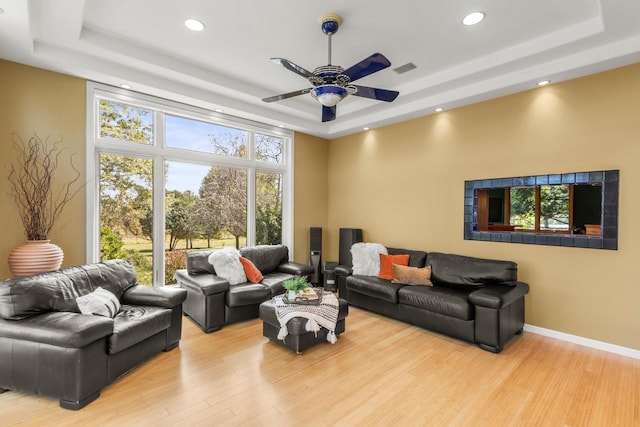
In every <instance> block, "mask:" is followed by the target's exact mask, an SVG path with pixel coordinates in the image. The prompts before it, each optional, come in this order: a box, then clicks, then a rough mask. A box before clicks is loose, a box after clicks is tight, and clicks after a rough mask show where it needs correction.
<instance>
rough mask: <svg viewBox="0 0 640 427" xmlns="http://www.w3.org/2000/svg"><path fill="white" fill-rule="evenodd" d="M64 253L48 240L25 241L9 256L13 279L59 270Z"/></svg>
mask: <svg viewBox="0 0 640 427" xmlns="http://www.w3.org/2000/svg"><path fill="white" fill-rule="evenodd" d="M63 258H64V253H63V252H62V249H60V247H59V246H58V245H55V244H53V243H51V241H49V240H27V242H26V243H25V244H23V245H21V246H18V247H17V248H15V249H14V250H13V251H11V254H10V255H9V268H10V269H11V273H12V274H13V276H14V277H18V276H29V275H31V274H36V273H43V272H45V271H53V270H57V269H59V268H60V266H61V265H62V259H63Z"/></svg>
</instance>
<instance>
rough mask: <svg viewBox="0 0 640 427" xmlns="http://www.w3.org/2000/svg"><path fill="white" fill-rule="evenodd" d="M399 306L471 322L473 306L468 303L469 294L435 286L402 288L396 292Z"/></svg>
mask: <svg viewBox="0 0 640 427" xmlns="http://www.w3.org/2000/svg"><path fill="white" fill-rule="evenodd" d="M398 298H399V301H400V304H405V305H410V306H413V307H416V308H421V309H424V310H427V311H431V312H433V313H438V314H442V315H445V316H450V317H455V318H457V319H461V320H472V319H473V316H474V311H473V306H472V305H471V304H470V303H469V292H467V291H463V290H458V289H451V288H445V287H441V288H439V287H435V286H403V287H402V288H401V289H400V290H399V291H398Z"/></svg>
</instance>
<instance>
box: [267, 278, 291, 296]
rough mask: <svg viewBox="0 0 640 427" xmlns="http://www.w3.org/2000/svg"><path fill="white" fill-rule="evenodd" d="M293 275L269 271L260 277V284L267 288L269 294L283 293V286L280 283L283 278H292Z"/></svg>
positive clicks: (282, 281)
mask: <svg viewBox="0 0 640 427" xmlns="http://www.w3.org/2000/svg"><path fill="white" fill-rule="evenodd" d="M293 277H294V276H293V275H292V274H287V273H269V274H267V275H265V276H264V278H263V279H262V282H261V283H262V284H263V285H265V286H266V287H268V288H269V290H270V291H271V296H272V297H273V296H276V295H280V294H283V293H284V286H282V284H283V283H284V281H285V280H289V279H292V278H293Z"/></svg>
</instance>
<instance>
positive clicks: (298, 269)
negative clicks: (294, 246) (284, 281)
mask: <svg viewBox="0 0 640 427" xmlns="http://www.w3.org/2000/svg"><path fill="white" fill-rule="evenodd" d="M277 270H278V271H279V272H281V273H288V274H293V275H294V276H308V275H310V274H313V271H314V270H313V267H311V266H310V265H304V264H300V263H297V262H293V261H288V262H283V263H282V264H280V265H278V269H277Z"/></svg>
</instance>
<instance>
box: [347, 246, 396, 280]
mask: <svg viewBox="0 0 640 427" xmlns="http://www.w3.org/2000/svg"><path fill="white" fill-rule="evenodd" d="M380 254H387V248H385V247H384V246H383V245H381V244H380V243H354V244H353V246H351V257H352V259H353V274H358V275H360V276H377V275H379V274H380Z"/></svg>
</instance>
